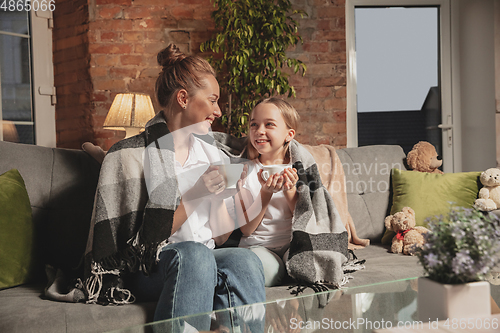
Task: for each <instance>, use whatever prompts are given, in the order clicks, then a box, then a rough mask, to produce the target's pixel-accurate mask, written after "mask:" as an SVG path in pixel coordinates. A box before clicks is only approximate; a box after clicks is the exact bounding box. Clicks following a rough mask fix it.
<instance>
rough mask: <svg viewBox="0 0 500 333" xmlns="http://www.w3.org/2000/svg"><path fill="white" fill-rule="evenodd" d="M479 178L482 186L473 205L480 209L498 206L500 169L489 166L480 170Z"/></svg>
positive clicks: (496, 207)
mask: <svg viewBox="0 0 500 333" xmlns="http://www.w3.org/2000/svg"><path fill="white" fill-rule="evenodd" d="M479 179H480V180H481V183H482V184H483V188H481V189H480V190H479V195H478V199H476V202H475V203H474V206H475V207H476V208H477V209H479V210H482V211H491V210H495V209H498V208H500V169H497V168H489V169H487V170H485V171H483V172H481V176H480V177H479Z"/></svg>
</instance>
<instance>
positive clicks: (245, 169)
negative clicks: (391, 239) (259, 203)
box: [236, 164, 248, 192]
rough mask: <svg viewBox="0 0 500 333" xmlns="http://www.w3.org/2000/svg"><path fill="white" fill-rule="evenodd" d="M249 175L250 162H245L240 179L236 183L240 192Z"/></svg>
mask: <svg viewBox="0 0 500 333" xmlns="http://www.w3.org/2000/svg"><path fill="white" fill-rule="evenodd" d="M247 175H248V164H245V165H244V166H243V171H242V172H241V176H240V179H239V180H238V182H237V183H236V189H237V190H238V192H239V191H240V190H241V188H242V187H243V184H245V181H246V180H247Z"/></svg>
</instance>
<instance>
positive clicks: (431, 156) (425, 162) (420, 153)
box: [406, 141, 443, 174]
mask: <svg viewBox="0 0 500 333" xmlns="http://www.w3.org/2000/svg"><path fill="white" fill-rule="evenodd" d="M406 162H407V163H408V166H409V167H410V168H412V169H413V170H414V171H420V172H430V173H439V174H442V173H443V171H441V170H439V169H438V168H439V167H440V166H441V165H443V160H442V159H441V158H440V157H439V156H438V154H437V152H436V148H434V146H433V145H432V144H430V143H429V142H427V141H420V142H419V143H417V144H416V145H414V146H413V149H412V150H411V151H410V152H409V153H408V155H407V156H406Z"/></svg>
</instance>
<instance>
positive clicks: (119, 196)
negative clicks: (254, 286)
mask: <svg viewBox="0 0 500 333" xmlns="http://www.w3.org/2000/svg"><path fill="white" fill-rule="evenodd" d="M167 134H169V130H168V127H167V124H166V122H165V120H164V118H163V117H162V115H161V113H159V114H158V115H157V116H155V117H154V118H153V119H151V120H150V121H149V122H148V124H147V125H146V128H145V131H144V132H143V133H141V134H139V135H137V136H134V137H131V138H128V139H125V140H122V141H120V142H118V143H116V144H115V145H114V146H113V147H112V148H111V149H110V150H109V152H108V153H107V155H106V157H105V159H104V161H103V164H102V168H101V174H100V178H99V183H98V187H97V191H96V195H95V204H94V211H93V215H92V221H91V228H90V233H89V238H88V243H87V250H86V253H85V276H84V280H83V282H82V283H81V285H80V286H79V287H80V289H82V290H83V292H84V293H85V296H86V299H87V303H101V304H108V303H114V304H127V303H131V302H133V301H134V296H133V295H132V294H131V293H130V291H129V290H127V289H126V288H125V287H124V285H123V282H122V280H121V277H122V275H123V274H124V273H126V272H137V271H138V270H141V271H142V272H143V273H144V274H150V273H151V272H152V271H153V269H154V267H155V264H156V261H157V259H158V253H159V252H158V251H159V250H161V248H162V247H163V246H164V245H165V244H166V242H167V241H168V238H169V237H170V234H171V230H172V221H173V215H174V212H175V210H176V208H177V206H178V205H179V203H180V193H179V190H178V186H177V178H176V176H175V170H174V161H175V155H174V149H173V141H172V136H171V135H167ZM212 134H213V135H212V136H210V135H207V136H206V138H203V139H204V140H207V141H208V142H210V143H212V144H215V145H216V146H217V147H218V148H220V149H221V150H223V151H224V152H225V153H226V154H227V155H228V156H230V157H231V160H232V162H233V163H234V162H238V161H241V158H242V157H243V156H245V147H246V142H245V139H237V138H234V137H231V136H229V135H227V134H224V133H217V132H215V133H212ZM290 153H291V159H292V163H293V166H294V167H295V168H296V169H297V171H298V175H299V182H298V183H297V190H298V193H299V198H298V201H297V204H296V208H295V212H294V217H293V221H292V241H291V245H290V254H289V259H288V261H287V263H286V267H287V270H288V273H289V275H290V276H291V277H292V278H294V279H295V280H297V281H299V282H301V283H304V284H306V285H315V284H316V285H317V284H329V285H332V286H334V287H340V286H342V285H343V284H344V283H346V281H347V278H346V277H345V276H344V271H345V270H346V267H348V266H351V267H350V268H349V270H352V267H353V265H352V261H350V260H348V257H349V255H348V249H347V246H348V235H347V231H346V229H345V227H344V224H343V223H342V221H341V218H340V216H339V213H338V211H337V209H336V207H335V204H334V202H333V200H332V198H331V196H330V195H329V194H328V191H327V190H326V189H325V187H324V186H323V184H322V183H321V178H320V175H319V172H318V168H317V165H316V163H315V161H314V158H313V157H312V155H311V154H310V153H309V152H308V151H307V150H306V149H305V148H304V147H303V146H301V145H300V144H299V143H298V142H296V141H292V143H291V145H290ZM350 264H351V265H350ZM354 270H355V269H354Z"/></svg>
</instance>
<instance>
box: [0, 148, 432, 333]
mask: <svg viewBox="0 0 500 333" xmlns="http://www.w3.org/2000/svg"><path fill="white" fill-rule="evenodd" d="M336 152H337V155H338V157H339V158H340V161H341V163H342V168H343V171H344V174H345V181H346V182H345V187H346V193H347V202H348V210H349V213H350V216H351V217H352V220H353V222H354V225H355V227H356V230H357V233H358V235H359V236H360V237H361V238H369V239H370V241H371V245H370V246H368V247H366V248H363V249H356V250H355V251H354V253H355V255H356V256H357V257H358V258H359V259H365V260H366V262H365V268H364V269H363V270H360V271H357V272H354V273H352V274H351V275H352V279H350V281H349V282H348V283H347V284H346V286H345V288H350V287H354V286H363V285H367V284H373V283H379V282H384V281H393V280H398V279H404V278H410V277H416V276H420V275H422V274H423V271H422V268H421V266H420V265H419V264H418V262H417V258H416V257H412V256H407V255H400V254H399V255H398V254H393V253H390V252H389V251H388V248H389V247H388V246H387V245H382V244H381V243H380V241H381V239H382V236H383V234H384V218H385V217H386V216H387V215H388V214H389V212H390V208H391V176H390V172H387V170H388V168H389V169H390V168H392V167H396V168H399V169H405V163H404V159H405V154H404V152H403V150H402V148H401V147H400V146H396V145H387V146H367V147H359V148H346V149H340V150H337V151H336ZM13 168H15V169H17V170H18V171H19V173H20V174H21V176H22V178H23V180H24V183H25V186H26V190H27V193H28V196H29V203H30V205H31V210H32V220H33V251H32V256H33V259H32V260H33V262H34V263H35V265H34V268H33V274H32V278H31V280H30V281H29V283H26V284H22V285H19V286H15V287H11V288H7V289H3V290H0V332H23V333H24V332H103V331H110V330H116V329H120V328H125V327H129V326H135V325H140V324H144V323H147V322H151V321H152V318H153V313H154V309H155V305H156V304H155V303H134V304H131V305H125V306H111V305H108V306H102V305H87V304H83V303H65V302H56V301H52V300H47V299H45V298H44V296H43V295H44V288H45V286H46V283H47V278H46V274H45V266H46V265H51V266H53V267H59V268H62V269H66V270H71V269H72V268H74V267H71V265H72V264H74V263H75V262H78V261H79V260H80V259H81V257H82V254H83V252H84V249H85V245H86V241H87V235H88V232H89V223H90V218H91V214H92V207H93V201H94V194H95V189H96V186H97V180H98V177H99V170H100V164H99V163H98V162H97V161H96V160H95V159H94V158H92V157H91V156H90V155H89V154H87V153H86V152H84V151H82V150H71V149H61V148H47V147H40V146H33V145H24V144H16V143H9V142H0V175H1V174H3V173H5V172H7V171H9V170H11V169H13ZM0 209H1V208H0ZM2 232H3V231H2V230H0V233H2ZM0 270H1V267H0ZM0 274H1V273H0ZM304 292H309V293H312V292H313V291H312V290H306V291H304ZM266 296H267V300H269V301H271V300H276V299H281V298H289V297H293V296H292V295H291V294H290V290H289V289H288V286H277V287H272V288H267V289H266Z"/></svg>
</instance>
